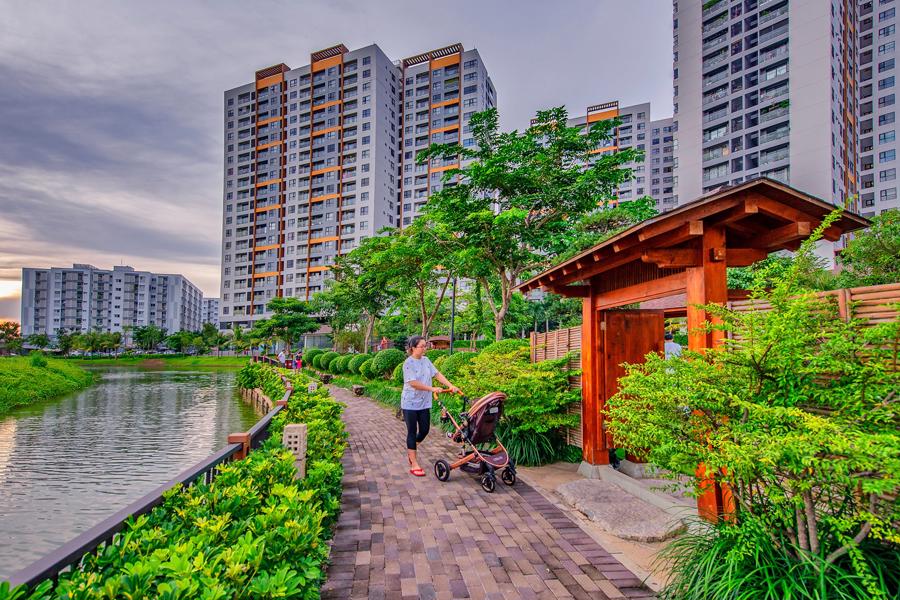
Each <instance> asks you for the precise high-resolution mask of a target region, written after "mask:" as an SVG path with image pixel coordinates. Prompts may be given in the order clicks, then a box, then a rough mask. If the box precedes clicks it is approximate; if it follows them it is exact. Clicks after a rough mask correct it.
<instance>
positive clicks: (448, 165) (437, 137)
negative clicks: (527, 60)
mask: <svg viewBox="0 0 900 600" xmlns="http://www.w3.org/2000/svg"><path fill="white" fill-rule="evenodd" d="M400 68H401V71H402V73H401V81H402V93H403V110H402V112H401V113H400V118H401V122H400V126H401V129H402V143H403V148H402V174H401V178H400V192H401V194H400V196H401V197H400V200H399V201H398V204H399V205H400V225H401V226H403V225H409V224H410V223H411V222H412V220H413V219H415V218H416V217H417V216H419V214H420V212H421V211H422V208H424V206H425V203H426V202H427V201H428V196H429V195H430V194H433V193H434V192H437V191H439V190H440V189H441V188H442V187H443V185H444V183H443V182H442V177H443V175H444V172H445V171H447V170H450V169H454V168H458V167H460V162H459V161H454V160H438V159H434V160H431V161H429V162H426V163H423V164H418V162H417V153H418V152H421V151H422V150H425V149H427V148H428V147H429V146H430V145H431V144H460V145H462V146H464V147H471V146H474V144H475V140H474V139H473V138H472V136H471V127H470V125H469V119H471V117H472V115H473V114H475V113H476V112H480V111H483V110H486V109H488V108H493V107H496V106H497V93H496V91H495V90H494V85H493V83H492V82H491V79H490V77H489V76H488V73H487V68H486V67H485V66H484V62H483V61H482V60H481V55H479V54H478V50H465V49H464V48H463V47H462V45H461V44H454V45H452V46H447V47H446V48H440V49H438V50H432V51H430V52H425V53H423V54H419V55H417V56H413V57H410V58H406V59H403V60H402V61H400ZM464 164H465V163H463V165H464ZM450 184H452V182H450Z"/></svg>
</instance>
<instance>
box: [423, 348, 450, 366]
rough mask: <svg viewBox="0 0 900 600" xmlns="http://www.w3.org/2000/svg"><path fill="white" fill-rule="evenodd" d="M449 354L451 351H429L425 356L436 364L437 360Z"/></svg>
mask: <svg viewBox="0 0 900 600" xmlns="http://www.w3.org/2000/svg"><path fill="white" fill-rule="evenodd" d="M449 353H450V351H449V350H429V351H428V352H426V353H425V356H427V357H428V360H430V361H431V362H433V363H434V362H435V361H436V360H437V359H439V358H440V357H442V356H447V355H448V354H449ZM435 366H437V363H435Z"/></svg>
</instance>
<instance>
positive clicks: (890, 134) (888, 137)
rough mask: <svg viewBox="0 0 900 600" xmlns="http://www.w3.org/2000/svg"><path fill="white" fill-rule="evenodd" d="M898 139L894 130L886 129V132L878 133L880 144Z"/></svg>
mask: <svg viewBox="0 0 900 600" xmlns="http://www.w3.org/2000/svg"><path fill="white" fill-rule="evenodd" d="M895 139H896V135H895V134H894V130H893V129H891V130H890V131H886V132H884V133H879V134H878V143H879V144H887V143H888V142H893V141H894V140H895Z"/></svg>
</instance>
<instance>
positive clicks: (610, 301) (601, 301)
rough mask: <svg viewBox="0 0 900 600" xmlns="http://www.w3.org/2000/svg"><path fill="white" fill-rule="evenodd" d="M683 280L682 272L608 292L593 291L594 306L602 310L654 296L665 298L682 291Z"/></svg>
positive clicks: (649, 298)
mask: <svg viewBox="0 0 900 600" xmlns="http://www.w3.org/2000/svg"><path fill="white" fill-rule="evenodd" d="M685 282H686V279H685V274H684V273H675V274H674V275H667V276H666V277H660V278H659V279H654V280H653V281H645V282H643V283H636V284H634V285H629V286H626V287H623V288H619V289H617V290H612V291H609V292H597V291H594V295H593V299H594V308H595V309H596V310H604V309H607V308H616V307H618V306H624V305H626V304H633V303H635V302H642V301H644V300H653V299H654V298H665V297H666V296H671V295H673V294H677V293H679V292H683V291H684V289H685V285H686V283H685Z"/></svg>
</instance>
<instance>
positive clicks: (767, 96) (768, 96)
mask: <svg viewBox="0 0 900 600" xmlns="http://www.w3.org/2000/svg"><path fill="white" fill-rule="evenodd" d="M787 93H788V86H786V85H782V86H779V87H777V88H772V89H768V90H766V91H765V92H763V93H762V94H760V95H759V101H760V102H761V103H762V102H768V101H769V100H774V99H775V98H780V97H781V96H786V95H787Z"/></svg>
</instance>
